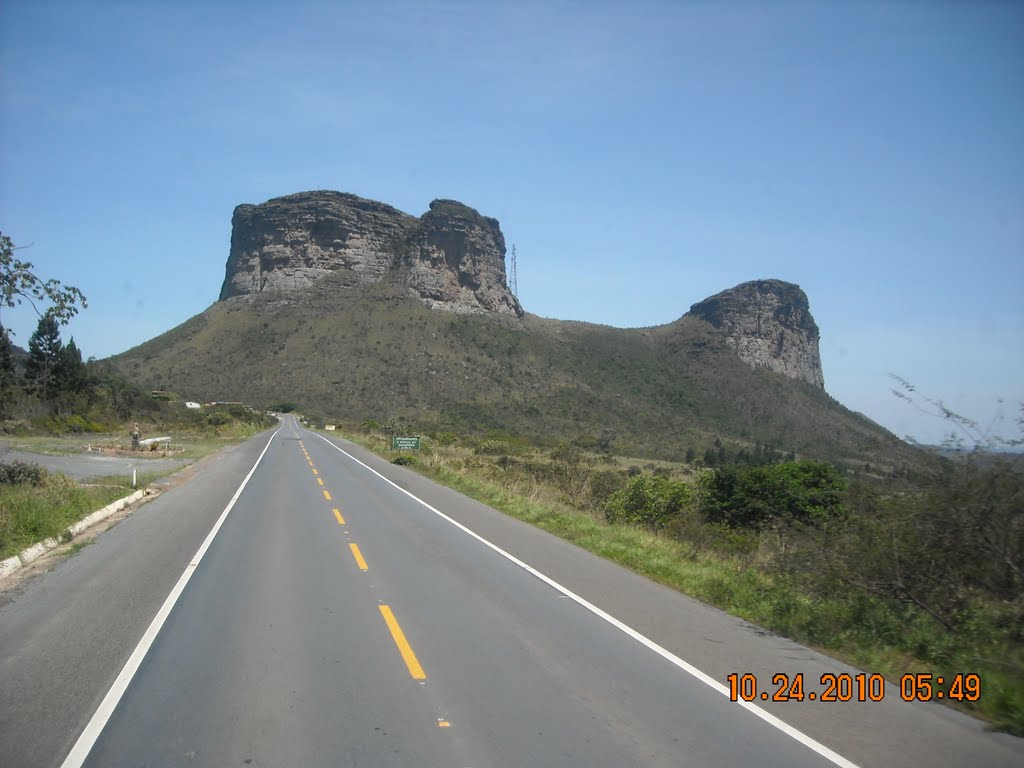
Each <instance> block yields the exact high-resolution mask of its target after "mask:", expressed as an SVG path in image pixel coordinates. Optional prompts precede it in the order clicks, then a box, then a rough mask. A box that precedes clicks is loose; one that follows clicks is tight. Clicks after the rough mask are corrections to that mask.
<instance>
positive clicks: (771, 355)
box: [687, 280, 825, 389]
mask: <svg viewBox="0 0 1024 768" xmlns="http://www.w3.org/2000/svg"><path fill="white" fill-rule="evenodd" d="M687 314H688V315H690V316H695V317H699V318H700V319H702V320H705V321H707V322H708V323H710V324H711V325H713V326H714V327H716V328H718V329H720V330H721V331H722V332H723V333H724V334H725V339H726V342H727V343H728V344H729V346H730V347H732V348H733V349H735V350H736V353H737V354H738V355H739V356H740V359H741V360H743V362H745V363H746V364H747V365H749V366H750V367H751V368H768V369H769V370H772V371H776V372H778V373H782V374H785V375H786V376H789V377H790V378H793V379H800V380H801V381H806V382H808V383H810V384H813V385H815V386H817V387H821V388H822V389H824V387H825V377H824V375H823V374H822V370H821V357H820V355H819V353H818V326H817V324H816V323H815V322H814V318H813V317H812V316H811V311H810V307H809V305H808V302H807V294H805V293H804V292H803V291H802V290H801V289H800V286H798V285H794V284H793V283H786V282H783V281H781V280H754V281H752V282H749V283H741V284H740V285H737V286H736V287H735V288H730V289H729V290H726V291H722V292H721V293H717V294H715V295H714V296H712V297H710V298H707V299H704V301H701V302H698V303H697V304H694V305H693V306H692V307H690V311H689V312H688V313H687Z"/></svg>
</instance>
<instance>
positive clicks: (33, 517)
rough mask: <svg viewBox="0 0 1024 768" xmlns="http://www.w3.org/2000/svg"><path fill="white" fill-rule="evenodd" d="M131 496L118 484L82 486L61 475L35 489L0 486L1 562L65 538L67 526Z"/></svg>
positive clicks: (127, 485)
mask: <svg viewBox="0 0 1024 768" xmlns="http://www.w3.org/2000/svg"><path fill="white" fill-rule="evenodd" d="M129 493H131V488H130V483H129V482H128V481H126V480H123V479H122V481H121V484H120V485H114V484H113V483H110V484H104V485H98V486H93V487H87V486H81V485H78V484H77V483H75V482H74V481H73V480H71V479H70V478H68V477H66V476H65V475H61V474H49V475H47V477H46V478H45V479H44V480H43V482H42V484H40V485H38V486H34V485H30V484H28V483H19V484H18V485H0V559H3V558H7V557H11V556H12V555H16V554H18V553H19V552H21V551H22V550H23V549H26V548H27V547H31V546H32V545H34V544H37V543H38V542H40V541H43V540H44V539H48V538H51V537H55V538H66V534H67V529H68V526H70V525H71V524H72V523H76V522H78V521H79V520H81V519H82V518H83V517H85V516H86V515H89V514H92V513H93V512H95V511H96V510H97V509H101V508H102V507H104V506H106V505H107V504H110V503H111V502H113V501H116V500H117V499H120V498H121V497H123V496H127V495H128V494H129Z"/></svg>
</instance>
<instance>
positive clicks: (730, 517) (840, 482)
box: [701, 461, 846, 529]
mask: <svg viewBox="0 0 1024 768" xmlns="http://www.w3.org/2000/svg"><path fill="white" fill-rule="evenodd" d="M845 490H846V480H845V479H844V478H843V477H842V476H841V475H840V474H839V471H838V470H837V469H836V468H835V467H833V466H832V465H830V464H824V463H821V462H816V461H794V462H788V463H785V464H774V465H769V466H761V467H746V468H741V467H720V468H719V469H717V470H715V471H714V472H709V473H707V474H706V475H705V476H704V477H703V479H702V487H701V513H702V514H703V516H704V519H705V520H706V521H708V522H710V523H725V524H727V525H730V526H733V527H737V528H752V529H761V528H766V527H768V526H770V525H773V524H776V523H793V522H795V523H802V524H812V525H817V524H821V523H824V522H825V521H827V520H830V519H833V518H836V517H840V516H842V514H843V513H844V512H845V507H844V505H843V498H844V492H845Z"/></svg>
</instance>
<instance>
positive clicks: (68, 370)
mask: <svg viewBox="0 0 1024 768" xmlns="http://www.w3.org/2000/svg"><path fill="white" fill-rule="evenodd" d="M53 379H54V394H58V393H59V394H64V395H77V394H80V393H81V392H83V391H84V390H85V385H86V382H87V381H88V374H87V372H86V369H85V363H83V362H82V353H81V352H80V351H79V349H78V347H77V346H76V345H75V339H74V337H72V338H71V340H70V341H69V342H68V343H67V346H65V347H64V348H63V349H61V350H60V352H59V354H58V355H57V362H56V365H55V366H54V370H53Z"/></svg>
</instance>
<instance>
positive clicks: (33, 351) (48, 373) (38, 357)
mask: <svg viewBox="0 0 1024 768" xmlns="http://www.w3.org/2000/svg"><path fill="white" fill-rule="evenodd" d="M63 348H64V345H63V344H61V341H60V329H59V328H58V326H57V318H56V317H55V316H54V315H53V314H51V313H49V312H47V313H46V314H45V315H43V316H42V317H41V318H40V319H39V325H37V326H36V330H35V332H34V333H33V334H32V336H31V337H30V338H29V340H28V361H27V362H26V363H25V385H26V389H27V390H28V391H29V392H31V393H33V394H36V395H38V396H39V398H40V399H41V400H44V401H48V400H49V399H50V398H51V397H52V396H53V395H54V394H56V387H55V386H54V384H55V383H56V382H55V373H56V370H57V368H58V364H59V361H60V357H61V351H62V350H63Z"/></svg>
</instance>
